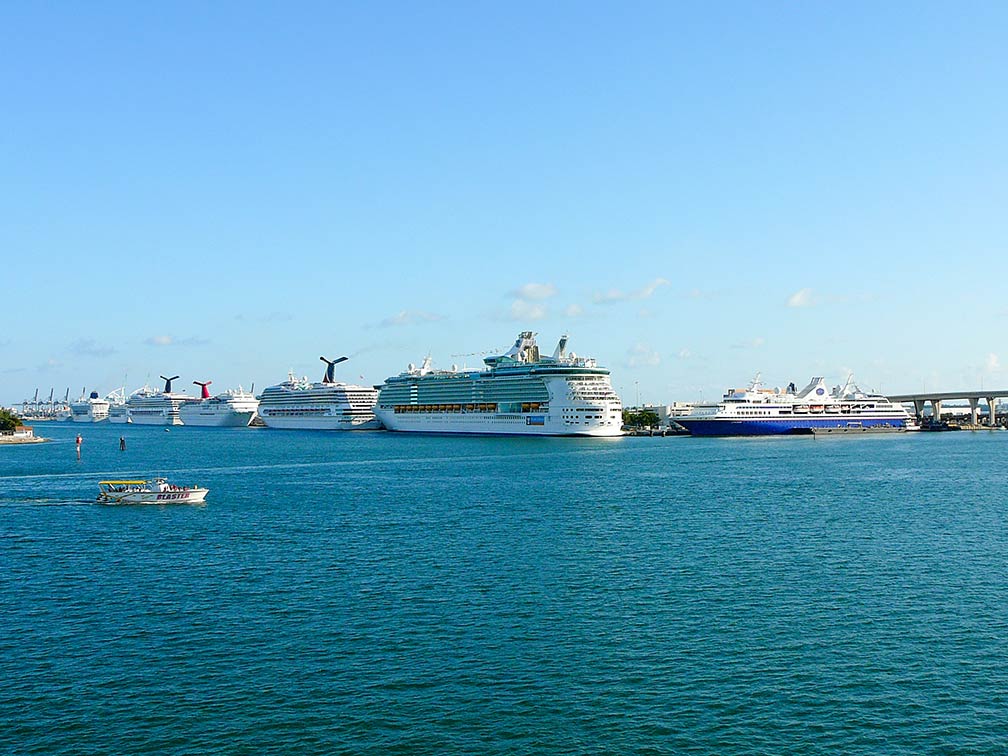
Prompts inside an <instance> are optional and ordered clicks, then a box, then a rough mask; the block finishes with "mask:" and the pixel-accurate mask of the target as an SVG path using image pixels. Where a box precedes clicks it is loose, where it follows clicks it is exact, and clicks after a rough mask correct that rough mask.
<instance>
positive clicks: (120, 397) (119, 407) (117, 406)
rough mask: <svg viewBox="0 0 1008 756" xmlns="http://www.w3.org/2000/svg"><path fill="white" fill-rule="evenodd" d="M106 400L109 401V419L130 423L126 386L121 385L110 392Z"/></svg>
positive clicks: (115, 421)
mask: <svg viewBox="0 0 1008 756" xmlns="http://www.w3.org/2000/svg"><path fill="white" fill-rule="evenodd" d="M105 400H106V401H107V402H108V403H109V410H108V419H109V422H110V423H128V422H129V421H130V419H129V407H127V406H126V387H125V386H120V387H119V388H117V389H116V390H115V391H111V392H109V394H108V396H106V397H105Z"/></svg>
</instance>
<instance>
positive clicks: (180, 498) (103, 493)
mask: <svg viewBox="0 0 1008 756" xmlns="http://www.w3.org/2000/svg"><path fill="white" fill-rule="evenodd" d="M98 490H99V493H98V503H99V504H201V503H202V502H203V501H204V500H205V499H206V495H207V494H208V493H209V490H208V489H206V488H200V487H199V486H176V485H172V484H171V483H169V482H168V481H167V480H166V479H165V478H154V479H153V480H103V481H100V482H99V483H98Z"/></svg>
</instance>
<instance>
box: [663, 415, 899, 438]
mask: <svg viewBox="0 0 1008 756" xmlns="http://www.w3.org/2000/svg"><path fill="white" fill-rule="evenodd" d="M676 422H677V423H678V424H679V425H682V426H683V427H684V428H686V429H687V430H688V431H689V432H690V433H691V434H692V435H694V436H787V435H795V434H806V433H814V432H815V431H818V430H844V431H857V430H865V431H870V430H879V431H886V430H888V431H905V430H906V429H907V426H906V423H905V422H901V421H900V420H899V419H896V418H892V417H884V418H881V417H875V418H872V417H859V418H857V419H856V420H855V419H853V418H850V417H816V418H812V417H809V418H786V419H785V418H774V417H769V418H765V419H762V418H760V419H750V418H746V419H741V420H733V419H728V418H704V419H691V418H688V417H682V418H676Z"/></svg>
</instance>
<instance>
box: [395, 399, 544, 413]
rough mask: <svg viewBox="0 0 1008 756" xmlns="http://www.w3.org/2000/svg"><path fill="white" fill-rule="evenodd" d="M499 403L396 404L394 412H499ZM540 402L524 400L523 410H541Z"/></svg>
mask: <svg viewBox="0 0 1008 756" xmlns="http://www.w3.org/2000/svg"><path fill="white" fill-rule="evenodd" d="M498 407H499V405H498V404H497V403H495V402H489V403H486V402H477V403H472V404H396V405H395V406H394V407H393V412H395V413H396V414H397V415H398V414H412V413H428V412H497V410H498ZM541 407H542V404H541V403H540V402H523V403H522V406H521V411H522V412H539V411H540V408H541Z"/></svg>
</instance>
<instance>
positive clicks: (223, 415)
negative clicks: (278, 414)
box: [179, 407, 255, 428]
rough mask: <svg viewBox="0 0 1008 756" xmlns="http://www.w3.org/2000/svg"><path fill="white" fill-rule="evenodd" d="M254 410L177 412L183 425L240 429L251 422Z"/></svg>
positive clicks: (181, 410)
mask: <svg viewBox="0 0 1008 756" xmlns="http://www.w3.org/2000/svg"><path fill="white" fill-rule="evenodd" d="M254 416H255V410H248V411H244V412H243V411H239V410H230V411H225V412H222V411H219V410H199V409H192V410H186V409H185V408H184V407H183V408H182V409H180V410H179V419H180V420H181V421H182V424H183V425H195V426H198V427H206V428H240V427H242V426H245V425H248V424H249V423H250V422H252V418H253V417H254Z"/></svg>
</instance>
